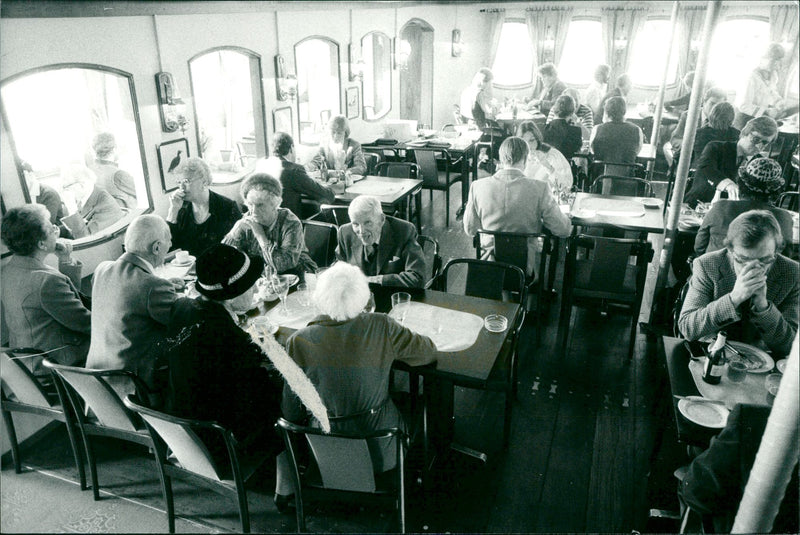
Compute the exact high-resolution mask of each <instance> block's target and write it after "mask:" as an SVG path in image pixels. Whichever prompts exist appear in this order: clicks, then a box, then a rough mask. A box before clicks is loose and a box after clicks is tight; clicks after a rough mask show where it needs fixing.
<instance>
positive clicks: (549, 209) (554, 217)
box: [464, 137, 572, 276]
mask: <svg viewBox="0 0 800 535" xmlns="http://www.w3.org/2000/svg"><path fill="white" fill-rule="evenodd" d="M550 150H555V149H550ZM527 158H528V144H527V143H526V142H525V140H523V139H522V138H518V137H509V138H507V139H506V140H505V141H503V144H502V145H500V166H501V169H500V171H498V172H497V173H495V174H494V176H490V177H486V178H482V179H480V180H476V181H475V182H473V183H472V185H470V188H469V200H467V208H466V210H465V211H464V231H465V232H466V233H467V234H468V235H470V236H474V235H475V233H476V232H477V231H478V229H485V230H499V231H504V232H527V233H539V232H541V231H542V226H543V225H544V226H545V227H547V228H548V230H550V232H552V233H553V234H554V235H556V236H559V237H564V238H565V237H567V236H569V233H570V231H571V230H572V225H571V223H570V220H569V218H568V217H567V216H566V215H564V214H563V213H562V212H561V209H559V207H558V203H556V201H555V199H554V198H553V195H551V193H550V188H549V187H548V185H547V183H546V182H541V181H539V180H531V179H529V178H527V177H526V176H525V174H524V173H523V172H522V170H523V169H525V162H526V160H527ZM483 239H484V240H485V241H484V243H483V246H484V249H485V250H486V251H487V255H486V257H487V258H488V259H491V258H492V257H493V242H492V241H491V237H489V236H485V237H484V238H483ZM537 245H538V241H537V240H534V239H531V240H528V275H530V276H537V275H538V274H537V273H535V271H534V268H535V266H536V265H537V262H538V257H539V251H538V248H537Z"/></svg>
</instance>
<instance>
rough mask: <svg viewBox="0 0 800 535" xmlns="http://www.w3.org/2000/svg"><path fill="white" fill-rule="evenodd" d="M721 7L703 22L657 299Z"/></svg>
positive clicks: (715, 3) (716, 3) (714, 4)
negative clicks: (712, 38)
mask: <svg viewBox="0 0 800 535" xmlns="http://www.w3.org/2000/svg"><path fill="white" fill-rule="evenodd" d="M721 6H722V0H711V1H710V2H708V5H707V7H706V18H705V21H704V23H703V42H702V45H701V47H700V55H699V57H698V58H697V67H696V69H695V73H694V83H693V84H692V96H691V98H690V100H689V112H688V114H687V116H686V130H685V131H684V133H683V144H682V146H683V147H686V150H681V158H680V160H679V162H678V169H677V172H676V174H675V187H674V189H673V190H672V199H671V200H670V207H669V217H668V218H667V227H666V229H665V233H666V236H665V238H664V247H663V248H662V249H661V256H660V258H659V265H658V278H656V288H655V294H654V295H656V296H658V295H660V292H661V290H663V289H664V287H665V286H666V285H667V278H668V276H669V265H670V264H669V261H670V259H671V258H672V249H673V248H674V245H675V235H676V229H677V228H678V218H679V217H680V214H681V203H683V194H684V191H685V190H686V180H687V177H688V175H689V163H690V162H691V161H692V147H693V146H694V137H695V131H696V130H697V123H698V119H699V118H700V104H701V102H702V100H703V94H702V93H703V87H704V86H705V85H706V66H707V63H708V51H709V49H710V48H711V36H712V35H713V33H714V28H715V26H716V24H717V18H718V16H719V11H720V7H721ZM653 303H654V304H655V300H653Z"/></svg>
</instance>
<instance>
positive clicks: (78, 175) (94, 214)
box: [61, 164, 125, 238]
mask: <svg viewBox="0 0 800 535" xmlns="http://www.w3.org/2000/svg"><path fill="white" fill-rule="evenodd" d="M61 187H62V188H63V189H64V191H65V192H67V193H68V194H69V195H70V196H71V197H72V199H73V201H74V206H75V210H74V212H73V214H80V217H81V218H82V219H83V223H84V224H83V225H79V226H75V224H74V223H72V226H73V227H75V228H70V231H71V232H72V233H73V236H72V237H73V238H82V237H83V236H85V235H86V234H85V233H87V232H88V234H94V233H95V232H97V231H99V230H102V229H104V228H106V227H109V226H111V225H112V224H114V223H116V222H117V221H119V220H120V219H122V218H123V217H124V216H125V212H124V211H123V210H122V208H120V206H119V204H117V201H116V200H114V197H112V196H111V194H110V193H109V192H107V191H106V190H104V189H103V188H101V187H99V186H98V185H97V176H96V175H95V174H94V171H92V170H91V169H89V168H88V167H86V166H85V165H83V164H70V165H66V166H64V167H63V168H62V169H61Z"/></svg>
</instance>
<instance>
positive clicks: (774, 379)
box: [764, 373, 781, 405]
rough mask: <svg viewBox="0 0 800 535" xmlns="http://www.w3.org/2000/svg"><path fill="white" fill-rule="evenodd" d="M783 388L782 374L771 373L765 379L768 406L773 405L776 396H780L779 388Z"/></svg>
mask: <svg viewBox="0 0 800 535" xmlns="http://www.w3.org/2000/svg"><path fill="white" fill-rule="evenodd" d="M780 386H781V374H779V373H771V374H769V375H767V378H766V379H764V388H765V389H766V390H767V404H768V405H772V404H773V403H774V402H775V396H777V395H778V388H779V387H780Z"/></svg>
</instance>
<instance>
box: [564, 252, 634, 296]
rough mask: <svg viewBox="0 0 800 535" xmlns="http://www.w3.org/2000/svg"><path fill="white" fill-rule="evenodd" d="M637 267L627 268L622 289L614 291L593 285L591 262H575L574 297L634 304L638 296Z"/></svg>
mask: <svg viewBox="0 0 800 535" xmlns="http://www.w3.org/2000/svg"><path fill="white" fill-rule="evenodd" d="M636 272H637V268H636V266H631V265H628V266H627V267H626V268H625V279H624V281H623V283H622V288H619V289H616V288H614V289H612V288H609V286H607V285H606V286H598V285H597V284H594V285H593V284H592V280H591V274H592V263H591V261H589V260H578V261H576V262H575V285H574V288H573V296H575V297H584V298H595V299H611V300H615V301H620V302H624V303H633V301H634V300H635V296H636Z"/></svg>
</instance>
